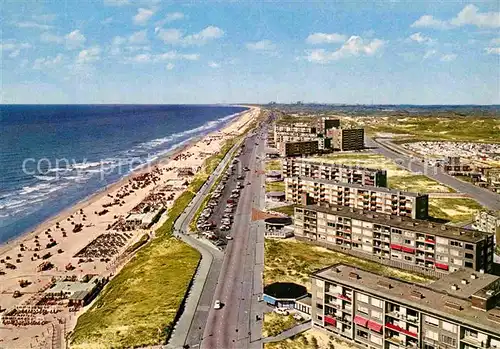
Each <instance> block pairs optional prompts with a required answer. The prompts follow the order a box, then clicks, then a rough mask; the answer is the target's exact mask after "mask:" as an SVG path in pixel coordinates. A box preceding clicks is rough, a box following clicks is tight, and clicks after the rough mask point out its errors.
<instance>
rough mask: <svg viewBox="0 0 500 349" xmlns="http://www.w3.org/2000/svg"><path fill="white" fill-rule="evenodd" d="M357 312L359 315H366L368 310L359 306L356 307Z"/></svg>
mask: <svg viewBox="0 0 500 349" xmlns="http://www.w3.org/2000/svg"><path fill="white" fill-rule="evenodd" d="M358 311H359V312H360V313H363V314H366V315H368V308H367V307H363V306H361V305H358Z"/></svg>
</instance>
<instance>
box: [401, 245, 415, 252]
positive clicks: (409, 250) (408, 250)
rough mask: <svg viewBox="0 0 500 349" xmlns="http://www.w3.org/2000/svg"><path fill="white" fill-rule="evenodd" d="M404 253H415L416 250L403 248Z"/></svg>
mask: <svg viewBox="0 0 500 349" xmlns="http://www.w3.org/2000/svg"><path fill="white" fill-rule="evenodd" d="M403 252H406V253H415V249H414V248H411V247H406V246H403Z"/></svg>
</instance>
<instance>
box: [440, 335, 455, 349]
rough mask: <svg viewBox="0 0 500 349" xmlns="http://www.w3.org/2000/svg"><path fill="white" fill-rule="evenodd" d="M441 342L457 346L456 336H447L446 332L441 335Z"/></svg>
mask: <svg viewBox="0 0 500 349" xmlns="http://www.w3.org/2000/svg"><path fill="white" fill-rule="evenodd" d="M441 342H443V343H444V344H447V345H451V346H452V347H456V346H457V339H456V338H453V337H450V336H447V335H444V334H442V335H441Z"/></svg>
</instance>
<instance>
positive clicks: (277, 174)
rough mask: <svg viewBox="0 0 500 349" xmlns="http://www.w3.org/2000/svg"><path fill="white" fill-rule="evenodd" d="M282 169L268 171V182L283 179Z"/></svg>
mask: <svg viewBox="0 0 500 349" xmlns="http://www.w3.org/2000/svg"><path fill="white" fill-rule="evenodd" d="M282 180H283V178H282V177H281V171H276V170H274V171H268V172H266V182H279V181H282Z"/></svg>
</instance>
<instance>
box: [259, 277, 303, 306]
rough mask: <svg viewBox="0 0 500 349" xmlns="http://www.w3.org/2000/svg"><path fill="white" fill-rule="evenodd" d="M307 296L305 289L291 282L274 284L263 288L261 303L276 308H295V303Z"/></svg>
mask: <svg viewBox="0 0 500 349" xmlns="http://www.w3.org/2000/svg"><path fill="white" fill-rule="evenodd" d="M304 296H307V289H306V288H305V287H304V286H302V285H298V284H294V283H292V282H275V283H273V284H270V285H267V286H265V287H264V293H263V297H262V298H263V301H264V302H266V303H267V304H268V305H270V306H273V307H277V308H290V309H293V308H294V307H295V302H296V301H297V300H298V299H301V298H302V297H304Z"/></svg>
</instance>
